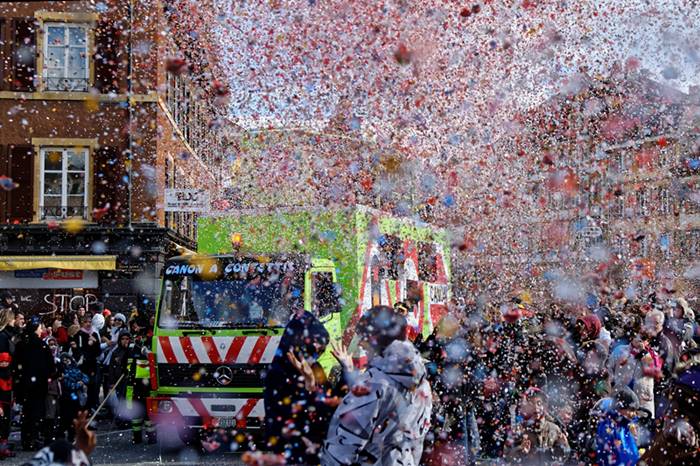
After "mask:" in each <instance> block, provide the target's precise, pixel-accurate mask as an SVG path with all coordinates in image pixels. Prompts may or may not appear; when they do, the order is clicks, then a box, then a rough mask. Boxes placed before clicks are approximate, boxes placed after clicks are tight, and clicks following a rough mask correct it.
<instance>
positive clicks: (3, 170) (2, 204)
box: [0, 145, 10, 223]
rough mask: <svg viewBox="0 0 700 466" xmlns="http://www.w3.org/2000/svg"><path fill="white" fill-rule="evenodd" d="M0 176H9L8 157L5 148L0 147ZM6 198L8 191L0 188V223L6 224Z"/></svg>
mask: <svg viewBox="0 0 700 466" xmlns="http://www.w3.org/2000/svg"><path fill="white" fill-rule="evenodd" d="M0 176H7V177H9V176H10V156H9V154H8V153H7V146H2V145H0ZM7 196H8V191H6V190H4V189H2V188H0V223H6V222H7Z"/></svg>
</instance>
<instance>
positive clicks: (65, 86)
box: [46, 78, 89, 92]
mask: <svg viewBox="0 0 700 466" xmlns="http://www.w3.org/2000/svg"><path fill="white" fill-rule="evenodd" d="M88 84H89V82H88V79H87V78H46V90H47V91H65V92H68V91H73V92H81V91H87V90H88Z"/></svg>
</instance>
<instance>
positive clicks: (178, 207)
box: [164, 188, 211, 212]
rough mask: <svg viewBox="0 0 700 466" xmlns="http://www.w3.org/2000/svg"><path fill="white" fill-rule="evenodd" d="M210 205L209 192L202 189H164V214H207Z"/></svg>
mask: <svg viewBox="0 0 700 466" xmlns="http://www.w3.org/2000/svg"><path fill="white" fill-rule="evenodd" d="M210 205H211V202H210V199H209V191H206V190H204V189H177V188H166V189H165V205H164V209H165V211H166V212H207V211H209V206H210Z"/></svg>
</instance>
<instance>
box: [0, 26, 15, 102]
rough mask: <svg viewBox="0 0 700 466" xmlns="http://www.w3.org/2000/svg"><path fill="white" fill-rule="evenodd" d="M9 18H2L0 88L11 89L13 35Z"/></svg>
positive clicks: (0, 28)
mask: <svg viewBox="0 0 700 466" xmlns="http://www.w3.org/2000/svg"><path fill="white" fill-rule="evenodd" d="M8 26H9V24H8V20H7V19H6V18H0V90H3V91H6V90H9V89H10V84H11V82H12V36H11V35H10V33H9V30H10V28H9V27H8Z"/></svg>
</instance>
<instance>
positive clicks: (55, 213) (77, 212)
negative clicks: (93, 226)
mask: <svg viewBox="0 0 700 466" xmlns="http://www.w3.org/2000/svg"><path fill="white" fill-rule="evenodd" d="M39 212H40V214H41V220H62V219H66V218H82V219H83V220H87V218H88V217H87V216H88V208H87V207H83V206H39Z"/></svg>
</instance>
